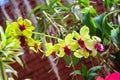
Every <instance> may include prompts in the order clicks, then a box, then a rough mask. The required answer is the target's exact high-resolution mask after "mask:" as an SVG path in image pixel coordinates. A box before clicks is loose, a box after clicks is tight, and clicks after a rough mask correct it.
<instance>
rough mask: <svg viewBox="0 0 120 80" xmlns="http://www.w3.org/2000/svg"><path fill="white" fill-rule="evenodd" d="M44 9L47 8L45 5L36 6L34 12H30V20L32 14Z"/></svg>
mask: <svg viewBox="0 0 120 80" xmlns="http://www.w3.org/2000/svg"><path fill="white" fill-rule="evenodd" d="M43 7H44V8H45V7H46V6H45V5H43V4H40V5H38V6H36V7H35V8H33V9H32V11H31V12H30V14H29V15H28V19H30V17H31V16H32V14H33V13H34V12H36V11H37V10H39V9H41V8H43Z"/></svg>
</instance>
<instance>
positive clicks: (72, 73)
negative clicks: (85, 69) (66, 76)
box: [70, 70, 81, 75]
mask: <svg viewBox="0 0 120 80" xmlns="http://www.w3.org/2000/svg"><path fill="white" fill-rule="evenodd" d="M80 74H81V72H80V70H74V71H73V72H71V73H70V75H80Z"/></svg>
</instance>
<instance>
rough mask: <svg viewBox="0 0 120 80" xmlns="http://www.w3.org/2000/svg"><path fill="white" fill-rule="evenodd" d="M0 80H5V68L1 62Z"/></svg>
mask: <svg viewBox="0 0 120 80" xmlns="http://www.w3.org/2000/svg"><path fill="white" fill-rule="evenodd" d="M0 80H7V75H6V71H5V66H4V63H3V62H2V61H0Z"/></svg>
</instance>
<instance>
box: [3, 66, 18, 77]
mask: <svg viewBox="0 0 120 80" xmlns="http://www.w3.org/2000/svg"><path fill="white" fill-rule="evenodd" d="M5 67H6V72H12V73H13V74H14V75H15V76H18V75H17V71H15V70H14V69H13V68H12V67H11V66H10V65H7V64H6V65H5Z"/></svg>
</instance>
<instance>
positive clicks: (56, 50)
mask: <svg viewBox="0 0 120 80" xmlns="http://www.w3.org/2000/svg"><path fill="white" fill-rule="evenodd" d="M75 44H76V43H75V40H73V34H68V35H67V36H66V37H65V40H62V39H58V43H57V44H55V45H52V43H46V44H45V46H46V52H45V55H46V56H49V55H51V54H55V55H56V56H58V57H63V56H64V55H67V56H70V55H71V54H72V52H71V51H74V50H76V48H77V46H78V45H75Z"/></svg>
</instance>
